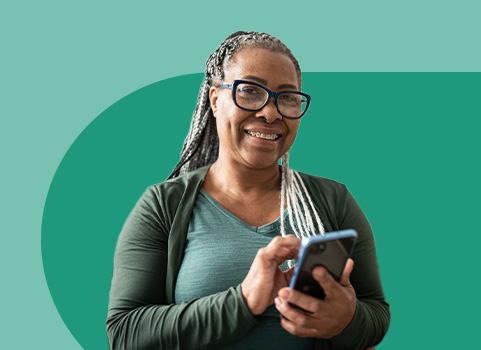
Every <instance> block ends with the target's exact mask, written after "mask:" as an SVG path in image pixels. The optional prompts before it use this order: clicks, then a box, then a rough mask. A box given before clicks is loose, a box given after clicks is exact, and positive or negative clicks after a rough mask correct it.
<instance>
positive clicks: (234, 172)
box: [207, 158, 281, 195]
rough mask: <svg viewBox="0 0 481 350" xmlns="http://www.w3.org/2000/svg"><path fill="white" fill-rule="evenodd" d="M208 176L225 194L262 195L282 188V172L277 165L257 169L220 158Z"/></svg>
mask: <svg viewBox="0 0 481 350" xmlns="http://www.w3.org/2000/svg"><path fill="white" fill-rule="evenodd" d="M207 176H208V178H209V179H208V180H209V181H210V182H211V183H212V184H213V185H214V186H215V187H216V188H217V189H219V190H221V191H222V192H224V193H232V194H240V193H243V194H246V193H257V194H259V195H262V194H264V193H272V192H273V191H276V192H277V191H280V188H281V172H280V168H279V166H278V165H277V164H274V165H272V166H269V167H267V168H263V169H255V168H251V167H247V166H244V165H239V164H236V163H233V162H232V161H225V160H223V159H222V158H219V159H218V160H217V161H216V162H215V163H214V164H212V166H211V168H210V170H209V173H208V174H207Z"/></svg>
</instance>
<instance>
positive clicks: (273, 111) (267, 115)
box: [256, 97, 282, 124]
mask: <svg viewBox="0 0 481 350" xmlns="http://www.w3.org/2000/svg"><path fill="white" fill-rule="evenodd" d="M256 117H257V118H264V119H265V120H266V122H267V123H269V124H271V123H274V122H275V121H276V120H277V119H282V115H280V114H279V111H278V110H277V106H276V99H275V98H274V97H271V98H270V99H269V101H267V103H266V105H265V106H264V107H263V108H262V109H261V110H259V111H257V112H256Z"/></svg>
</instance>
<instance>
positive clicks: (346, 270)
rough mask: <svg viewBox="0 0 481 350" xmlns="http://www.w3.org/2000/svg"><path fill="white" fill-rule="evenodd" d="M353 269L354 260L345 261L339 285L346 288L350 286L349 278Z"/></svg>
mask: <svg viewBox="0 0 481 350" xmlns="http://www.w3.org/2000/svg"><path fill="white" fill-rule="evenodd" d="M353 269H354V260H352V259H347V262H346V266H345V267H344V272H343V273H342V277H341V282H340V283H341V285H343V286H348V285H350V284H351V282H350V281H349V277H350V276H351V273H352V270H353Z"/></svg>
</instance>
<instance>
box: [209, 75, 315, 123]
mask: <svg viewBox="0 0 481 350" xmlns="http://www.w3.org/2000/svg"><path fill="white" fill-rule="evenodd" d="M239 84H250V85H255V86H258V87H260V88H261V89H263V90H265V91H267V93H268V97H267V99H266V101H265V102H264V104H263V105H262V106H261V107H260V108H256V109H249V108H245V107H241V106H239V104H238V103H237V101H236V90H237V86H239ZM216 87H218V88H222V89H232V99H233V100H234V103H235V105H236V106H237V107H239V108H240V109H243V110H245V111H252V112H255V111H260V110H261V109H262V108H264V107H265V106H266V104H267V102H269V100H270V99H271V98H272V97H274V98H275V99H276V108H277V112H279V114H280V115H282V116H283V117H284V118H288V119H299V118H302V116H303V115H304V114H306V112H307V109H308V108H309V104H310V103H311V96H309V95H308V94H305V93H303V92H300V91H279V92H274V91H271V90H269V89H268V88H266V87H265V86H262V85H261V84H258V83H254V82H252V81H248V80H234V81H233V82H232V84H223V85H218V86H216ZM288 93H289V94H292V93H294V94H298V95H301V96H304V97H305V98H306V108H305V109H304V112H302V114H301V115H300V116H299V117H289V116H287V115H284V114H282V113H281V111H280V110H279V105H278V100H277V98H278V97H279V96H281V95H285V94H288Z"/></svg>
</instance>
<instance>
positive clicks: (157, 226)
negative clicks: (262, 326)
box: [107, 166, 390, 350]
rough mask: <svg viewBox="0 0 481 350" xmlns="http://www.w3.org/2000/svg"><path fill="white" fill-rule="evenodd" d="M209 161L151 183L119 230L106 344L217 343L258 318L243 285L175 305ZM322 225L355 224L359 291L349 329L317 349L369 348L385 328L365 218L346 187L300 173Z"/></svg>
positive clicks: (239, 332)
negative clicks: (187, 238) (249, 307)
mask: <svg viewBox="0 0 481 350" xmlns="http://www.w3.org/2000/svg"><path fill="white" fill-rule="evenodd" d="M208 169H209V167H208V166H206V167H203V168H199V169H197V170H195V171H192V172H190V173H187V174H184V175H182V176H179V177H177V178H174V179H171V180H168V181H166V182H163V183H161V184H158V185H154V186H151V187H149V188H148V189H147V190H146V192H145V193H144V194H143V196H142V197H141V198H140V200H139V201H138V202H137V204H136V206H135V208H134V209H133V210H132V212H131V213H130V215H129V217H128V219H127V221H126V223H125V225H124V227H123V228H122V232H121V234H120V236H119V240H118V243H117V248H116V252H115V258H114V272H113V277H112V286H111V290H110V302H109V310H108V316H107V335H108V338H109V343H110V347H111V349H128V350H135V349H216V348H221V347H222V346H225V345H227V344H230V343H232V342H235V341H236V340H239V339H241V338H242V337H244V336H245V335H246V334H247V333H248V332H249V331H250V330H251V329H252V328H253V327H255V326H256V324H257V320H256V318H255V317H254V316H253V315H252V314H251V313H250V311H249V309H248V308H247V305H246V303H245V300H244V298H243V296H242V293H241V289H240V285H237V286H233V287H231V288H229V289H228V290H226V291H223V292H220V293H216V294H213V295H210V296H207V297H203V298H199V299H196V300H193V301H190V302H185V303H182V304H180V305H176V304H175V300H174V292H175V282H176V278H177V273H178V271H179V269H180V265H181V263H182V258H183V251H184V246H185V239H186V235H187V230H188V225H189V219H190V216H191V213H192V210H193V207H194V203H195V200H196V198H197V195H198V193H199V191H200V189H201V187H202V184H203V181H204V179H205V175H206V173H207V170H208ZM299 174H300V175H301V177H302V179H303V181H304V183H305V185H306V187H307V189H308V191H309V193H310V195H311V197H312V200H313V202H314V204H315V206H316V209H317V210H318V213H319V215H320V218H321V220H322V222H323V224H324V227H325V229H326V232H329V231H336V230H341V229H346V228H354V229H356V230H357V231H358V234H359V240H358V243H357V245H356V248H355V251H354V253H353V256H352V258H353V259H354V262H355V265H354V271H353V272H352V274H351V283H352V285H353V286H354V289H355V291H356V295H357V298H358V302H357V308H356V313H355V315H354V318H353V320H352V321H351V323H350V324H349V325H348V326H347V328H346V329H345V330H344V331H343V332H342V333H341V334H339V335H337V336H336V337H333V338H331V339H319V341H317V343H316V349H366V348H368V347H369V346H372V345H375V344H377V343H379V342H380V341H381V339H382V338H383V336H384V334H385V333H386V331H387V328H388V325H389V320H390V314H389V305H388V304H387V303H386V302H385V300H384V294H383V291H382V286H381V282H380V278H379V269H378V265H377V258H376V252H375V246H374V239H373V235H372V231H371V228H370V225H369V223H368V221H367V219H366V218H365V216H364V214H363V213H362V211H361V209H360V208H359V206H358V204H357V203H356V201H355V200H354V198H353V197H352V196H351V195H350V193H349V192H348V191H347V189H346V187H345V186H344V185H342V184H339V183H337V182H334V181H331V180H327V179H324V178H320V177H314V176H311V175H307V174H303V173H299Z"/></svg>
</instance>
